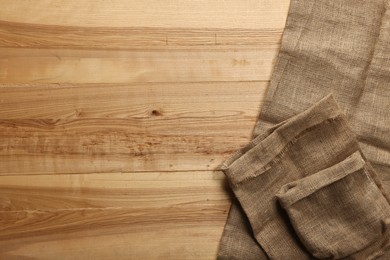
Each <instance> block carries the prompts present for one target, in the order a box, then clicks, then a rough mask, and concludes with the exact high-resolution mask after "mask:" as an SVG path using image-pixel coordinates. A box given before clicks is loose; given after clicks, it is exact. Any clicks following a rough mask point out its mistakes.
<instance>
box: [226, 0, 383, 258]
mask: <svg viewBox="0 0 390 260" xmlns="http://www.w3.org/2000/svg"><path fill="white" fill-rule="evenodd" d="M389 68H390V10H389V8H388V1H382V0H292V1H291V3H290V10H289V14H288V18H287V23H286V28H285V31H284V34H283V39H282V44H281V49H280V53H279V56H278V60H277V63H276V65H275V68H274V72H273V75H272V78H271V84H270V87H269V90H268V94H267V97H266V100H265V103H264V105H263V107H262V110H261V113H260V116H259V120H258V122H257V124H256V127H255V129H254V133H253V137H258V136H262V137H263V138H264V135H265V136H266V134H265V133H266V132H267V131H269V128H271V127H274V126H275V125H276V124H278V123H279V122H282V121H284V120H286V119H288V118H290V117H292V116H294V115H296V114H297V113H300V112H301V111H303V110H304V109H306V108H307V107H309V106H310V105H312V104H314V103H315V102H316V101H317V100H319V99H320V98H322V97H324V96H325V95H327V94H328V93H333V95H334V97H335V99H336V100H337V102H338V104H339V106H340V107H341V110H342V111H343V112H344V113H345V114H346V117H347V119H348V122H349V123H350V125H351V126H352V128H353V131H354V132H356V133H357V137H358V140H359V142H360V146H361V147H362V150H363V152H364V154H365V155H366V157H367V159H368V161H369V162H370V163H371V165H372V166H373V167H374V168H375V170H376V171H377V173H378V174H379V176H380V177H381V178H382V179H384V180H386V178H387V176H389V174H390V163H389V162H390V118H389V114H390V87H389V86H390V84H389V82H390V70H389ZM385 186H387V184H386V183H385ZM235 203H236V202H234V201H233V205H232V207H231V210H230V212H229V217H228V221H227V223H226V226H225V230H224V233H223V238H222V240H221V244H220V251H219V254H218V258H220V259H234V258H235V259H267V257H266V256H265V255H264V254H263V251H262V248H260V247H258V246H257V244H256V242H255V241H252V243H244V242H243V243H240V242H239V241H238V240H235V238H240V241H250V240H251V239H252V240H254V236H253V235H252V233H253V232H248V226H247V225H246V224H248V223H247V220H246V219H245V215H244V212H243V211H242V209H241V207H239V206H237V205H235ZM240 216H241V217H240ZM238 219H241V221H238ZM231 220H232V221H231ZM258 221H261V220H258ZM238 234H239V235H238ZM226 241H229V242H228V243H226ZM237 247H239V248H237ZM248 251H251V252H253V254H250V253H245V254H244V255H240V253H239V252H248ZM389 258H390V255H389ZM383 259H386V258H383Z"/></svg>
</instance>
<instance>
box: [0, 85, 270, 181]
mask: <svg viewBox="0 0 390 260" xmlns="http://www.w3.org/2000/svg"><path fill="white" fill-rule="evenodd" d="M266 86H267V83H266V82H237V83H226V84H220V83H213V82H210V83H186V84H183V83H177V84H110V85H107V84H85V85H72V84H46V85H45V84H25V85H10V84H7V85H0V93H1V99H0V104H1V106H2V111H1V112H0V118H1V119H0V130H1V131H0V159H1V160H2V167H1V168H0V174H3V175H7V174H10V173H12V174H15V173H19V174H41V173H56V172H58V171H61V172H62V173H81V172H83V173H86V172H118V171H119V172H128V171H156V170H161V171H169V170H209V169H214V168H216V167H217V166H218V165H219V164H220V162H221V161H222V160H223V159H224V158H226V157H227V156H228V155H229V154H231V153H232V152H234V151H235V150H236V149H238V147H241V146H243V145H245V144H246V143H247V142H248V140H249V137H250V134H251V131H252V128H253V125H254V122H255V119H256V117H257V114H258V109H259V106H260V104H261V101H262V98H263V94H264V93H265V90H266ZM14 100H18V103H17V104H15V102H14ZM59 166H60V167H61V169H60V170H59V169H58V167H59Z"/></svg>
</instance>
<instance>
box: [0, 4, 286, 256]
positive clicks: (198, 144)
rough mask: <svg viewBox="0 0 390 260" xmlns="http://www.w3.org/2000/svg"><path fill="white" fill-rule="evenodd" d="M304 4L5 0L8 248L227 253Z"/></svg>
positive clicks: (0, 74)
mask: <svg viewBox="0 0 390 260" xmlns="http://www.w3.org/2000/svg"><path fill="white" fill-rule="evenodd" d="M288 5H289V0H247V1H241V0H217V1H205V0H200V1H193V0H165V1H158V0H142V1H125V0H112V1H104V0H99V1H76V0H42V1H34V0H2V1H1V2H0V207H1V209H0V216H1V217H0V259H4V260H8V259H72V260H75V259H215V257H216V253H217V249H218V243H219V239H220V237H221V234H222V231H223V226H224V224H225V221H226V217H227V213H228V210H229V206H230V196H231V195H229V191H228V189H227V185H226V181H225V178H224V175H223V173H222V172H221V171H218V166H219V165H220V164H221V162H222V161H223V160H224V159H226V158H227V157H228V156H229V155H231V154H232V153H233V152H234V151H236V150H238V149H239V148H240V147H242V146H244V145H245V144H246V143H247V142H248V141H249V140H250V135H251V131H252V129H253V127H254V124H255V120H256V117H257V115H258V113H259V110H260V108H261V102H262V100H263V97H264V94H265V91H266V87H267V85H268V81H269V79H270V74H271V72H272V68H273V64H274V61H275V58H276V55H277V52H278V47H279V43H280V39H281V35H282V31H283V27H284V24H285V19H286V15H287V10H288Z"/></svg>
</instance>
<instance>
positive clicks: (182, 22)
mask: <svg viewBox="0 0 390 260" xmlns="http://www.w3.org/2000/svg"><path fill="white" fill-rule="evenodd" d="M289 3H290V1H289V0H246V1H245V2H242V1H240V0H216V1H205V0H201V1H192V0H184V1H183V0H171V1H156V0H143V1H123V0H111V1H84V2H82V3H80V2H79V1H77V0H67V1H64V0H42V1H39V2H38V1H34V0H18V1H14V0H2V1H1V8H0V17H1V20H5V21H11V22H24V23H29V24H50V25H64V26H89V27H96V26H101V27H128V26H136V27H158V28H161V27H163V28H166V27H168V28H170V27H181V28H188V27H190V28H207V27H217V28H229V29H230V28H251V29H253V28H256V29H258V28H278V29H279V28H283V27H284V23H285V19H286V15H287V10H288V5H289Z"/></svg>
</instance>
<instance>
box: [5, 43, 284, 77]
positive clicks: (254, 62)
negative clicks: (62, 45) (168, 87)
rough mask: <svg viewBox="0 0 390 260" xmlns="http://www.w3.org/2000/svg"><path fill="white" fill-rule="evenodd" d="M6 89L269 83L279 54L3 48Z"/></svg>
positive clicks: (267, 50) (263, 50)
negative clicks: (23, 86)
mask: <svg viewBox="0 0 390 260" xmlns="http://www.w3.org/2000/svg"><path fill="white" fill-rule="evenodd" d="M0 52H1V53H2V54H1V56H0V82H2V83H25V82H40V83H99V82H103V83H122V82H208V81H214V82H215V81H262V80H263V81H264V80H269V78H270V75H271V72H272V67H273V66H272V65H273V63H274V61H275V59H276V56H277V48H276V47H273V48H269V47H256V46H255V47H252V48H250V49H240V50H239V51H238V50H235V49H230V50H229V49H227V50H226V49H222V50H219V49H213V48H210V49H206V50H205V49H204V48H202V49H190V50H186V49H170V50H165V49H162V50H121V51H119V50H73V49H72V50H64V49H17V48H0Z"/></svg>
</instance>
